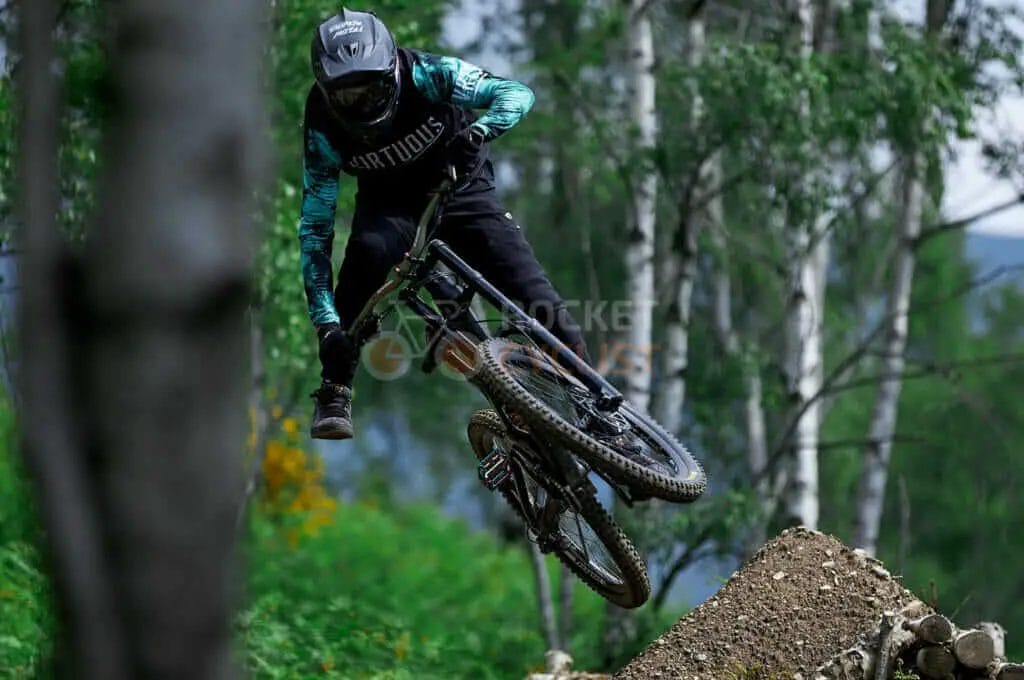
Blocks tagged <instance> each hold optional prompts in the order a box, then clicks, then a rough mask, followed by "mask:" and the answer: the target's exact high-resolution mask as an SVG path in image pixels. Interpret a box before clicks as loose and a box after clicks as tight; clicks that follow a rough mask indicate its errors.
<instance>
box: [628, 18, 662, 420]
mask: <svg viewBox="0 0 1024 680" xmlns="http://www.w3.org/2000/svg"><path fill="white" fill-rule="evenodd" d="M628 2H629V27H628V36H627V40H628V43H629V63H628V68H627V77H628V79H629V83H630V86H629V97H630V122H631V123H632V125H633V127H634V128H635V131H636V134H637V140H636V141H637V144H636V149H637V152H638V153H639V154H641V155H642V154H645V153H647V152H649V151H651V150H652V149H653V148H654V145H655V142H656V136H657V125H658V121H657V112H656V110H655V79H654V38H653V34H652V29H651V20H650V16H649V15H648V9H649V3H648V2H646V0H628ZM637 165H638V166H639V167H641V168H642V170H641V171H640V172H639V173H638V176H637V178H636V180H635V182H634V184H633V187H632V192H631V194H632V195H631V197H630V200H631V206H630V209H631V212H632V215H631V220H630V222H631V224H630V232H629V244H628V246H627V249H626V272H627V278H628V283H627V293H628V295H629V301H630V304H631V308H632V312H633V313H632V318H631V323H630V328H629V335H628V343H629V354H628V364H629V365H628V370H627V376H626V389H625V396H626V398H627V399H629V400H630V401H631V402H632V403H633V404H634V405H635V406H636V407H637V408H638V409H640V410H641V411H647V410H648V408H649V406H650V395H651V354H652V346H651V342H652V338H651V333H652V329H653V305H654V226H655V208H656V204H657V192H658V176H657V173H656V172H655V171H654V169H653V168H651V167H649V162H648V160H647V159H644V160H642V161H640V160H638V161H637Z"/></svg>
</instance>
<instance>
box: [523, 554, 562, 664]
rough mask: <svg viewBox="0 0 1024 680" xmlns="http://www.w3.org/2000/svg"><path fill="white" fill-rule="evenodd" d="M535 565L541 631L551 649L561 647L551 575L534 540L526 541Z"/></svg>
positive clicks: (534, 578)
mask: <svg viewBox="0 0 1024 680" xmlns="http://www.w3.org/2000/svg"><path fill="white" fill-rule="evenodd" d="M526 549H527V550H528V551H529V553H530V564H531V565H532V567H533V581H534V586H535V587H536V588H537V606H538V609H539V614H540V632H541V634H542V635H543V636H544V642H545V644H546V645H547V648H548V649H549V650H551V649H561V648H562V647H561V644H560V643H559V640H558V626H557V624H556V621H555V601H554V598H553V597H552V595H551V577H550V576H549V575H548V567H547V563H546V562H545V560H544V554H543V553H541V551H540V548H538V547H537V544H536V543H534V542H533V541H526Z"/></svg>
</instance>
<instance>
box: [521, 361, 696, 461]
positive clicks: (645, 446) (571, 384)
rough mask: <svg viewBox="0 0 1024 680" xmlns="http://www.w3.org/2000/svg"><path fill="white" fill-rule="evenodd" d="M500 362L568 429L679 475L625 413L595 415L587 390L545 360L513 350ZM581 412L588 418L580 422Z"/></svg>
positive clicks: (595, 410) (594, 408)
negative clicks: (567, 426)
mask: <svg viewBox="0 0 1024 680" xmlns="http://www.w3.org/2000/svg"><path fill="white" fill-rule="evenodd" d="M501 362H502V364H503V365H504V368H505V370H506V371H507V372H508V374H509V375H510V376H511V377H512V378H513V379H514V380H515V381H516V382H517V383H519V384H520V385H521V386H522V387H523V388H524V389H525V390H527V391H528V392H529V393H530V394H531V395H533V396H534V397H536V398H537V399H539V400H540V401H542V402H543V403H544V404H545V405H546V406H548V407H549V408H550V409H551V410H553V411H554V412H555V413H556V414H558V416H559V417H561V418H562V419H563V420H565V421H566V422H567V423H569V424H570V425H572V426H574V427H577V428H579V429H580V430H582V431H583V432H586V433H587V434H588V435H590V436H591V437H593V438H594V439H596V440H597V441H599V442H601V443H602V444H604V445H605V446H607V447H608V448H610V449H612V450H613V451H615V452H616V453H618V454H619V455H621V456H623V457H625V458H627V459H629V460H632V461H633V462H635V463H637V464H639V465H641V466H643V467H645V468H647V469H650V470H652V471H655V472H658V473H659V474H662V475H666V476H669V477H677V476H679V475H680V474H681V472H682V471H680V470H679V468H678V466H677V462H676V460H675V458H673V457H672V455H671V454H669V453H668V452H666V451H665V450H664V448H663V447H662V446H659V445H658V444H657V443H655V442H653V441H652V438H651V437H650V436H648V435H647V434H646V433H644V432H642V431H641V430H639V429H638V428H637V427H636V424H635V422H634V421H633V420H632V419H631V418H629V416H628V413H623V412H621V411H617V412H615V413H612V414H604V413H601V412H600V411H598V409H597V407H596V405H595V403H594V397H593V395H591V394H590V392H589V390H587V389H586V388H585V387H583V386H582V385H580V384H579V383H577V382H576V381H575V380H574V379H573V378H572V377H571V376H568V375H566V374H565V373H564V372H563V371H562V370H561V368H560V367H558V366H557V365H555V364H554V363H552V362H551V361H550V360H549V359H548V358H547V357H546V356H543V355H540V354H538V353H534V352H530V353H527V352H525V351H523V350H517V351H514V352H508V353H505V354H504V355H503V356H502V357H501ZM581 412H584V413H589V414H590V416H591V417H590V418H584V417H582V416H581ZM587 420H590V421H591V423H590V424H589V425H588V424H587V423H586V421H587Z"/></svg>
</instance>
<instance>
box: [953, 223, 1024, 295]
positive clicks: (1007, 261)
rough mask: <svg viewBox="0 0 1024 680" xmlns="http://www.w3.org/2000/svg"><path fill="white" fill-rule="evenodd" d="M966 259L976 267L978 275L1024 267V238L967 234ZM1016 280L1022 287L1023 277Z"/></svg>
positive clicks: (1023, 285) (1023, 284) (1023, 283)
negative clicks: (998, 268) (1008, 268)
mask: <svg viewBox="0 0 1024 680" xmlns="http://www.w3.org/2000/svg"><path fill="white" fill-rule="evenodd" d="M967 257H968V258H970V260H971V261H972V262H974V263H975V264H976V265H977V267H978V271H979V273H983V272H987V271H992V270H993V269H996V268H997V267H1010V266H1014V265H1017V266H1024V238H1011V237H1008V236H990V235H988V234H978V233H969V234H968V235H967ZM1016 280H1017V281H1020V282H1021V285H1022V287H1024V276H1019V277H1016Z"/></svg>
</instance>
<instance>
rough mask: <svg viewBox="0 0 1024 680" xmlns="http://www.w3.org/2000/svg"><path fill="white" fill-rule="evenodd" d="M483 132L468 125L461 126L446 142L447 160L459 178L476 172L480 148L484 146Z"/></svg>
mask: <svg viewBox="0 0 1024 680" xmlns="http://www.w3.org/2000/svg"><path fill="white" fill-rule="evenodd" d="M484 141H485V140H484V133H483V131H482V130H480V128H478V127H476V126H473V125H470V126H469V127H465V128H463V129H462V130H461V131H460V132H459V133H458V134H456V135H455V136H454V137H452V140H451V141H450V142H448V147H447V148H448V162H449V163H451V164H452V166H453V167H454V168H455V171H456V172H457V173H458V176H459V178H460V179H462V178H464V177H468V176H470V175H471V174H473V173H474V172H476V169H477V166H478V165H479V164H480V150H481V149H482V148H483V146H484Z"/></svg>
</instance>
